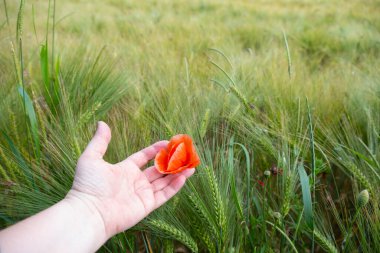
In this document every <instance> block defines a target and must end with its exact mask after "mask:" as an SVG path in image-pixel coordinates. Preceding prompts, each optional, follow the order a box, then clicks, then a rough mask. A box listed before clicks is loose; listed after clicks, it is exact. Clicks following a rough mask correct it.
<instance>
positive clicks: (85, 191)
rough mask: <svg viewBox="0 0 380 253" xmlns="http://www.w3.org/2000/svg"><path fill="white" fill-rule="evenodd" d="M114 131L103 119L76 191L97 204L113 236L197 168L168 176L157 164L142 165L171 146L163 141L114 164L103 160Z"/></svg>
mask: <svg viewBox="0 0 380 253" xmlns="http://www.w3.org/2000/svg"><path fill="white" fill-rule="evenodd" d="M110 138H111V133H110V130H109V128H108V126H107V125H106V124H105V123H103V122H100V123H99V126H98V130H97V132H96V134H95V136H94V138H93V139H92V141H91V142H90V143H89V145H88V147H87V148H86V150H85V151H84V153H83V154H82V156H81V158H80V159H79V161H78V165H77V170H76V174H75V179H74V184H73V187H72V191H71V192H72V193H71V194H74V195H76V197H79V198H85V199H86V201H87V202H88V203H92V204H94V206H95V207H96V209H97V210H98V211H99V214H100V215H101V217H102V219H103V222H104V226H105V230H106V234H107V235H109V236H112V235H114V234H116V233H118V232H121V231H124V230H125V229H128V228H130V227H132V226H134V225H135V224H136V223H138V222H139V221H141V220H142V219H143V218H144V217H146V216H147V215H148V214H149V213H150V212H152V211H153V210H154V209H156V208H158V207H159V206H161V205H162V204H163V203H165V202H166V201H167V200H169V199H170V198H171V197H172V196H173V195H175V194H176V193H177V192H178V191H179V190H180V189H181V188H182V186H183V185H184V183H185V181H186V178H187V177H190V176H191V175H192V174H193V173H194V169H192V170H187V171H183V172H182V173H178V174H175V175H169V176H164V175H162V174H160V173H159V172H158V171H157V170H156V168H155V167H154V166H152V167H149V168H147V169H145V170H144V171H141V170H140V168H141V167H143V166H144V165H146V164H147V162H148V161H149V160H151V159H153V158H154V156H155V155H156V154H157V153H158V151H159V150H160V149H162V148H164V147H166V146H167V141H160V142H157V143H155V144H153V145H152V146H149V147H148V148H145V149H143V150H141V151H139V152H137V153H135V154H133V155H132V156H130V157H128V158H127V159H125V160H124V161H122V162H120V163H117V164H110V163H108V162H106V161H104V160H103V155H104V154H105V151H106V150H107V145H108V143H109V141H110Z"/></svg>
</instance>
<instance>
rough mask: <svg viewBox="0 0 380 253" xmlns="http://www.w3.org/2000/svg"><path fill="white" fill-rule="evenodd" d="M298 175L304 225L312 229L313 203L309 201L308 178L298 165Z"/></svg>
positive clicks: (300, 165) (302, 168) (303, 169)
mask: <svg viewBox="0 0 380 253" xmlns="http://www.w3.org/2000/svg"><path fill="white" fill-rule="evenodd" d="M298 173H299V175H300V181H301V187H302V200H303V206H304V214H305V220H306V224H307V225H308V227H309V228H311V229H312V228H313V227H314V220H313V205H312V204H313V203H312V201H311V193H310V185H309V177H308V176H307V174H306V171H305V168H304V167H303V165H302V164H301V163H300V164H299V165H298Z"/></svg>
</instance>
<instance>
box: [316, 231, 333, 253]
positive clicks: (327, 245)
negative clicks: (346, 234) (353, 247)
mask: <svg viewBox="0 0 380 253" xmlns="http://www.w3.org/2000/svg"><path fill="white" fill-rule="evenodd" d="M313 233H314V236H315V239H316V241H317V242H318V244H319V246H321V247H322V248H323V249H324V250H325V251H326V252H329V253H338V250H337V249H336V247H335V246H334V245H333V244H332V243H331V242H330V240H329V239H327V238H326V236H324V235H323V234H322V233H321V232H320V231H319V230H318V229H316V228H314V230H313Z"/></svg>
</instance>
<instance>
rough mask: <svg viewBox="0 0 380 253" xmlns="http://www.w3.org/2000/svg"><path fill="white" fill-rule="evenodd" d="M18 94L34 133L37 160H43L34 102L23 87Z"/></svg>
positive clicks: (19, 88)
mask: <svg viewBox="0 0 380 253" xmlns="http://www.w3.org/2000/svg"><path fill="white" fill-rule="evenodd" d="M18 92H19V94H20V96H21V98H22V99H23V101H24V103H25V112H26V115H27V116H28V118H29V123H30V129H31V133H32V138H33V142H34V145H35V146H34V151H35V155H36V158H37V159H38V160H40V159H41V151H40V149H41V145H40V138H39V134H38V121H37V116H36V112H35V110H34V107H33V102H32V100H31V99H30V97H29V95H28V93H27V92H26V90H24V88H23V87H22V86H19V87H18Z"/></svg>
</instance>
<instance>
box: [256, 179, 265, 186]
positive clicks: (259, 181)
mask: <svg viewBox="0 0 380 253" xmlns="http://www.w3.org/2000/svg"><path fill="white" fill-rule="evenodd" d="M257 183H259V185H261V186H262V187H264V186H265V184H264V182H263V181H261V180H257Z"/></svg>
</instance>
